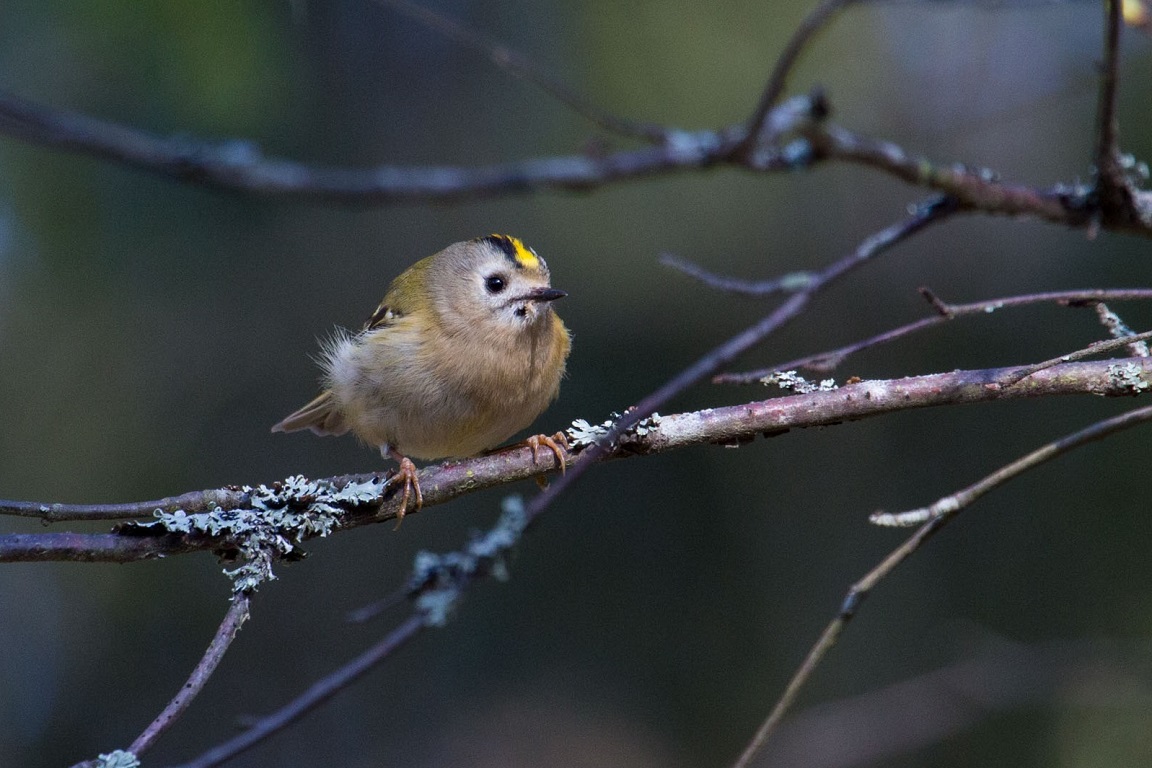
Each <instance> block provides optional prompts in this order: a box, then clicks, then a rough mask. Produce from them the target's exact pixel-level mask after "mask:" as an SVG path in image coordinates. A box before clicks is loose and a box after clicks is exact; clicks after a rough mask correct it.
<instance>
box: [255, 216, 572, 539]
mask: <svg viewBox="0 0 1152 768" xmlns="http://www.w3.org/2000/svg"><path fill="white" fill-rule="evenodd" d="M567 295H568V294H567V293H565V292H564V291H561V290H557V289H556V288H553V287H552V286H551V283H550V280H549V272H548V265H547V264H545V263H544V260H543V259H542V258H540V257H539V256H538V255H537V254H536V252H535V251H533V250H532V249H531V248H528V247H526V246H525V245H524V243H522V242H521V241H520V240H519V239H517V238H515V237H510V236H508V235H497V234H494V235H488V236H487V237H478V238H476V239H474V240H468V241H465V242H461V243H454V244H453V245H450V246H448V247H447V248H445V249H444V250H442V251H440V252H439V253H437V254H435V255H433V256H429V257H428V258H425V259H421V260H420V261H418V262H416V263H415V264H413V265H412V266H411V267H409V268H408V269H407V270H405V271H404V272H403V273H401V274H400V276H399V277H397V278H396V279H395V280H394V281H392V285H391V286H389V288H388V292H387V294H385V296H384V300H383V301H382V302H381V303H380V306H379V307H377V308H376V311H375V312H373V313H372V316H371V317H370V318H368V322H366V323H365V324H364V327H363V328H362V329H360V331H359V332H358V333H355V334H353V333H349V332H348V331H345V330H343V329H340V330H338V331H337V333H336V335H335V336H334V337H333V338H332V339H331V340H329V341H328V342H327V343H326V344H325V345H324V350H323V356H322V359H321V365H322V366H323V369H324V376H323V386H324V391H323V392H321V393H320V395H319V396H318V397H316V398H315V399H314V400H312V402H310V403H308V404H307V405H305V406H304V407H303V408H301V409H300V410H298V411H296V412H295V413H293V414H292V415H290V416H288V417H287V418H285V419H284V420H283V421H281V422H280V423H279V424H276V425H275V426H274V427H272V431H273V432H295V431H297V430H301V429H310V430H312V431H313V432H315V433H316V434H318V435H343V434H345V433H346V432H348V431H351V432H352V433H353V434H355V435H356V436H357V437H359V438H360V439H361V440H363V441H364V442H365V443H368V444H369V445H373V446H378V447H379V448H380V453H381V454H382V455H383V456H385V457H388V456H391V457H392V458H394V459H396V460H397V461H399V462H400V468H399V470H398V471H397V473H396V475H395V476H394V477H393V480H398V481H399V482H402V483H403V486H404V495H403V499H402V502H401V505H400V513H399V518H401V519H402V518H403V516H404V513H405V511H406V510H407V508H408V499H409V494H410V493H414V494H415V497H416V509H419V508H420V506H421V505H422V504H423V501H424V499H423V495H422V494H421V492H420V482H419V479H418V477H417V475H416V467H415V465H414V464H413V463H412V461H411V459H410V458H409V457H415V458H418V459H425V460H429V459H439V458H445V457H464V456H475V455H477V454H480V453H483V452H485V451H487V450H490V449H492V448H494V447H496V446H498V445H499V444H500V443H501V442H503V441H504V440H506V439H508V438H509V437H511V436H512V435H514V434H515V433H516V432H519V431H520V430H521V429H523V428H525V427H527V426H528V425H529V424H531V423H532V422H533V421H534V420H535V419H536V417H537V416H539V415H540V413H541V412H542V411H543V410H544V409H545V408H546V407H547V406H548V404H549V403H551V402H552V401H553V400H554V399H556V396H557V394H559V391H560V379H561V378H562V377H563V375H564V367H565V363H566V361H567V359H568V352H569V350H570V348H571V341H570V339H569V334H568V329H567V328H565V327H564V323H563V322H562V321H561V320H560V318H559V317H558V316H557V315H556V313H555V312H554V311H553V309H552V302H554V301H556V300H557V299H561V298H564V297H565V296H567ZM527 442H528V444H529V445H531V446H532V458H533V461H535V459H536V452H537V450H538V449H539V447H540V446H541V445H544V446H545V447H547V448H548V449H549V450H551V451H552V452H553V453H554V454H555V455H556V459H557V463H558V464H559V465H560V467H561V469H563V467H564V463H565V458H566V457H565V454H564V450H563V447H562V445H561V443H563V436H562V435H557V436H556V437H546V436H544V435H537V436H535V437H531V438H528V441H527ZM389 482H392V480H390V481H389Z"/></svg>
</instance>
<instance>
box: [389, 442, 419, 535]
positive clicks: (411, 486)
mask: <svg viewBox="0 0 1152 768" xmlns="http://www.w3.org/2000/svg"><path fill="white" fill-rule="evenodd" d="M396 458H397V459H398V460H399V462H400V468H399V469H397V470H396V474H394V475H392V477H390V478H388V483H387V484H388V485H392V484H393V483H395V482H397V481H400V482H401V483H403V484H404V495H403V496H401V497H400V509H399V511H398V512H397V513H396V528H394V529H393V530H399V528H400V523H402V522H404V515H405V514H406V513H407V512H408V499H409V498H410V497H411V496H412V494H413V493H415V494H416V507H415V509H414V511H416V512H419V511H420V507H422V506H424V494H422V493H420V478H419V477H418V476H417V474H416V465H415V464H413V463H412V460H411V459H409V458H408V457H407V456H397V457H396Z"/></svg>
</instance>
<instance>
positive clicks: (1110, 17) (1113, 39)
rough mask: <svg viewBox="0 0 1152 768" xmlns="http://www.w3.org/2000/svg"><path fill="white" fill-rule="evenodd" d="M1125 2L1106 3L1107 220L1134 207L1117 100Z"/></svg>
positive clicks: (1099, 182)
mask: <svg viewBox="0 0 1152 768" xmlns="http://www.w3.org/2000/svg"><path fill="white" fill-rule="evenodd" d="M1120 6H1121V0H1104V54H1103V61H1102V62H1101V63H1100V95H1099V98H1100V103H1099V106H1098V107H1097V117H1096V119H1097V125H1096V197H1097V203H1098V204H1099V205H1100V209H1101V214H1102V215H1103V217H1104V218H1113V217H1115V216H1117V215H1119V214H1126V213H1127V212H1128V210H1129V208H1130V195H1129V194H1128V181H1127V179H1126V178H1125V174H1124V169H1123V168H1122V167H1121V162H1120V144H1119V132H1120V127H1119V121H1118V119H1117V116H1116V101H1117V97H1118V92H1119V86H1120V29H1121V28H1122V27H1123V26H1124V23H1123V18H1122V14H1121V7H1120Z"/></svg>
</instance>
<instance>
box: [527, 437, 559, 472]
mask: <svg viewBox="0 0 1152 768" xmlns="http://www.w3.org/2000/svg"><path fill="white" fill-rule="evenodd" d="M524 442H525V443H527V444H528V447H529V448H531V449H532V463H533V464H535V463H536V453H537V452H538V451H539V450H540V447H541V446H543V447H544V448H547V449H548V450H550V451H552V455H553V456H555V457H556V465H557V466H559V467H560V474H564V471H565V470H566V469H567V468H568V436H567V435H565V434H564V433H563V432H557V433H556V434H554V435H552V437H548V435H532V437H529V438H528V439H527V440H525V441H524Z"/></svg>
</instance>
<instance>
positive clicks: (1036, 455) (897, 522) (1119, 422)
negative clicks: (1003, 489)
mask: <svg viewBox="0 0 1152 768" xmlns="http://www.w3.org/2000/svg"><path fill="white" fill-rule="evenodd" d="M1150 420H1152V406H1147V405H1146V406H1144V407H1143V408H1136V409H1134V410H1131V411H1128V412H1127V413H1122V414H1120V415H1119V416H1113V417H1112V418H1110V419H1104V420H1103V421H1098V422H1096V423H1095V424H1093V425H1091V426H1090V427H1086V428H1085V429H1082V430H1080V431H1079V432H1075V433H1073V434H1071V435H1067V436H1065V437H1062V438H1060V439H1059V440H1056V441H1054V442H1051V443H1048V444H1047V445H1045V446H1043V447H1041V448H1038V449H1036V450H1035V451H1032V452H1031V453H1029V454H1028V455H1026V456H1022V457H1020V458H1019V459H1017V460H1016V461H1014V462H1012V463H1011V464H1008V465H1007V466H1004V467H1001V468H1000V469H998V470H996V471H995V472H993V473H992V474H990V475H988V476H987V477H985V478H983V479H982V480H980V481H979V482H977V483H974V484H973V485H970V486H968V487H967V488H964V489H963V490H960V491H957V492H956V493H953V494H950V495H948V496H945V497H944V498H942V499H940V500H938V501H936V502H935V503H934V504H932V505H930V506H927V507H920V508H919V509H913V510H909V511H907V512H883V511H880V512H874V513H873V514H872V516H871V518H870V520H871V521H872V522H873V523H875V524H876V525H884V526H891V527H895V526H900V527H907V526H912V525H919V524H920V523H923V522H924V521H926V520H931V519H934V518H938V517H941V516H944V515H954V514H956V513H957V512H959V511H960V510H962V509H964V508H965V507H968V506H970V505H971V504H972V503H973V502H974V501H976V500H977V499H979V498H980V497H981V496H983V495H984V494H986V493H988V492H989V491H991V490H992V489H994V488H997V487H998V486H1001V485H1003V484H1004V483H1006V482H1008V481H1009V480H1011V479H1013V478H1015V477H1018V476H1019V475H1021V474H1023V473H1025V472H1027V471H1028V470H1030V469H1032V468H1033V467H1036V466H1039V465H1040V464H1043V463H1044V462H1046V461H1051V460H1052V459H1054V458H1056V457H1057V456H1061V455H1063V454H1065V453H1068V452H1069V451H1072V450H1075V449H1076V448H1079V447H1080V446H1082V445H1084V444H1085V443H1090V442H1092V441H1094V440H1101V439H1103V438H1105V437H1108V436H1110V435H1113V434H1115V433H1117V432H1121V431H1123V430H1125V429H1128V428H1130V427H1135V426H1138V425H1140V424H1143V423H1144V422H1146V421H1150Z"/></svg>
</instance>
